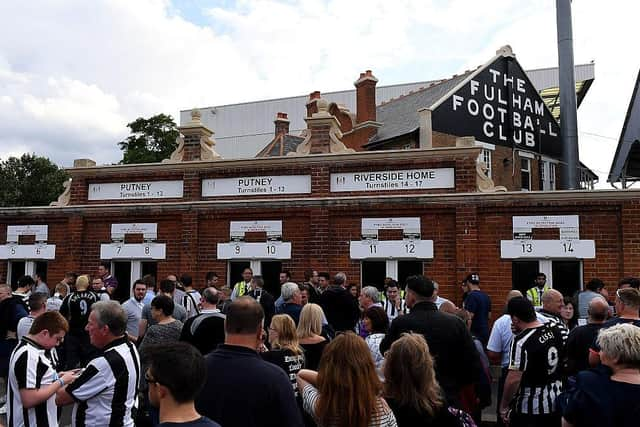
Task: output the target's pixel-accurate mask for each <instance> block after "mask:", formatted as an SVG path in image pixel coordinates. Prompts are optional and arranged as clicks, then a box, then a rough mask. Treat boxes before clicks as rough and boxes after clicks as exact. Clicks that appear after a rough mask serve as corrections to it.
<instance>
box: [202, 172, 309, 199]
mask: <svg viewBox="0 0 640 427" xmlns="http://www.w3.org/2000/svg"><path fill="white" fill-rule="evenodd" d="M308 193H311V175H280V176H250V177H237V178H215V179H203V180H202V197H214V196H255V195H263V196H267V195H273V194H308Z"/></svg>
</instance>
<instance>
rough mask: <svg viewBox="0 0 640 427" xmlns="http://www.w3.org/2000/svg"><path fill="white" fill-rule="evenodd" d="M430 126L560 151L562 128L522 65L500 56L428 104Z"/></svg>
mask: <svg viewBox="0 0 640 427" xmlns="http://www.w3.org/2000/svg"><path fill="white" fill-rule="evenodd" d="M431 110H432V126H433V130H434V131H437V132H442V133H446V134H452V135H458V136H473V137H475V138H476V140H478V141H482V142H486V143H490V144H495V145H501V146H506V147H511V148H514V149H520V150H526V151H531V152H534V153H539V154H543V155H545V156H549V157H552V158H560V157H561V155H562V143H561V140H560V127H559V125H558V122H557V121H556V120H555V118H554V117H553V116H552V114H551V112H550V111H549V109H548V108H547V106H546V105H545V103H544V101H543V100H542V97H541V96H540V94H539V93H538V91H537V90H536V88H535V87H534V86H533V84H532V83H531V81H530V80H529V78H528V77H527V75H526V74H525V72H524V70H523V69H522V67H521V66H520V64H519V63H518V61H517V60H516V59H515V57H513V56H511V55H504V56H503V55H498V56H497V57H496V58H494V59H493V60H492V61H491V62H489V63H488V64H486V65H484V66H482V67H481V68H479V69H478V70H476V71H474V72H473V73H472V74H471V75H470V76H469V77H467V78H466V79H465V80H463V81H462V82H461V84H460V85H458V86H457V87H455V88H454V89H453V90H452V91H450V92H449V93H448V94H446V95H445V96H444V97H443V98H441V99H440V100H439V101H438V102H437V103H436V104H434V105H433V106H432V107H431Z"/></svg>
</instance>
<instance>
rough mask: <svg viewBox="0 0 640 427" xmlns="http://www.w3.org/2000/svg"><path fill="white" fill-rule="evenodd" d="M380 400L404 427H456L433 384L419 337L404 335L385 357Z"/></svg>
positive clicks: (428, 357)
mask: <svg viewBox="0 0 640 427" xmlns="http://www.w3.org/2000/svg"><path fill="white" fill-rule="evenodd" d="M384 378H385V383H384V397H385V399H386V400H387V402H388V404H389V406H390V407H391V409H392V410H393V413H394V415H395V417H396V420H397V422H398V427H406V426H417V425H419V426H443V427H447V426H458V425H460V424H459V420H458V418H457V417H456V416H455V415H454V414H452V413H451V412H450V411H449V410H448V407H447V404H446V402H445V399H444V394H443V392H442V390H441V389H440V385H439V384H438V382H437V381H436V374H435V371H434V369H433V358H432V357H431V354H430V353H429V346H428V345H427V342H426V341H425V339H424V337H423V336H422V335H420V334H414V333H406V334H403V335H402V337H401V338H400V339H398V340H396V341H395V342H394V343H393V344H391V348H389V351H387V353H386V354H385V362H384Z"/></svg>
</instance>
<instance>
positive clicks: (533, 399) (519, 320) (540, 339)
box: [500, 297, 564, 427]
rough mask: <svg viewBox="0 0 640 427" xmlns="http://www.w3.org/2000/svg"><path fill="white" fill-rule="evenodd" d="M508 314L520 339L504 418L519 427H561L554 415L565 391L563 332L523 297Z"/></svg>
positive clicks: (502, 407)
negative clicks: (545, 320) (542, 318)
mask: <svg viewBox="0 0 640 427" xmlns="http://www.w3.org/2000/svg"><path fill="white" fill-rule="evenodd" d="M507 312H508V314H509V315H510V316H511V329H512V331H513V332H514V334H516V336H515V337H514V338H513V341H512V343H511V355H510V361H509V371H508V373H507V378H506V380H505V384H504V392H503V395H502V401H501V403H500V416H501V417H502V420H503V421H504V422H505V423H507V424H509V425H512V426H515V427H528V426H549V427H555V426H557V427H559V426H560V418H559V416H558V415H557V414H555V413H554V412H555V411H554V410H555V403H556V398H557V397H558V395H559V394H560V392H561V391H562V382H561V378H560V375H561V372H560V371H561V362H560V361H561V360H562V358H563V352H564V350H563V348H564V344H563V342H562V336H561V334H560V332H559V329H558V328H557V327H555V326H553V325H551V324H550V323H544V324H543V323H541V322H540V321H538V320H537V318H536V313H535V310H534V308H533V304H532V303H531V301H529V300H528V299H526V298H523V297H516V298H512V299H511V300H509V302H508V304H507Z"/></svg>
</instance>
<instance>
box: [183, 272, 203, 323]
mask: <svg viewBox="0 0 640 427" xmlns="http://www.w3.org/2000/svg"><path fill="white" fill-rule="evenodd" d="M180 281H181V282H182V285H183V286H184V290H185V294H184V296H183V297H182V306H183V307H184V309H185V310H186V311H187V319H189V318H191V317H194V316H197V315H198V314H200V308H199V307H200V300H201V299H202V296H201V295H200V292H198V291H197V290H195V289H194V288H193V279H192V278H191V276H189V275H188V274H183V275H182V276H180Z"/></svg>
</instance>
